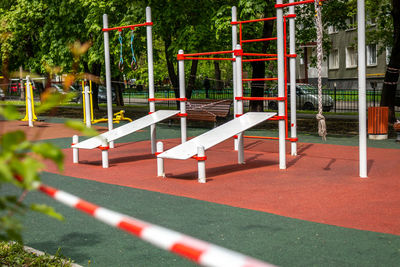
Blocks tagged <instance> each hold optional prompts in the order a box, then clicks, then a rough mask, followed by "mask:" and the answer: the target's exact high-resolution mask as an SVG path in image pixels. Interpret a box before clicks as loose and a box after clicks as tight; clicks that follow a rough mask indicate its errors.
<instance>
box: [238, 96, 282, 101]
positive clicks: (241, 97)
mask: <svg viewBox="0 0 400 267" xmlns="http://www.w3.org/2000/svg"><path fill="white" fill-rule="evenodd" d="M235 100H277V101H285V100H286V97H256V96H250V97H245V96H237V97H235Z"/></svg>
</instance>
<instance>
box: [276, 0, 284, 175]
mask: <svg viewBox="0 0 400 267" xmlns="http://www.w3.org/2000/svg"><path fill="white" fill-rule="evenodd" d="M276 3H277V4H278V5H279V4H282V0H277V1H276ZM276 31H277V39H278V40H277V47H278V97H284V96H285V62H284V61H285V58H284V55H283V53H284V51H283V45H284V43H283V42H284V40H283V8H282V7H278V8H277V9H276ZM284 115H285V103H284V102H283V101H279V102H278V116H280V117H281V116H284ZM285 127H286V126H285V120H279V168H280V169H286V147H285V145H286V144H285Z"/></svg>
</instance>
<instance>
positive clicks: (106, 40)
mask: <svg viewBox="0 0 400 267" xmlns="http://www.w3.org/2000/svg"><path fill="white" fill-rule="evenodd" d="M107 28H108V17H107V14H104V15H103V29H107ZM104 63H105V69H106V88H107V119H108V130H109V131H111V130H112V129H113V110H112V92H111V90H112V89H111V67H110V42H109V34H108V31H105V32H104ZM109 146H110V148H114V141H111V142H110V144H109Z"/></svg>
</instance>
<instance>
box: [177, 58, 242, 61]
mask: <svg viewBox="0 0 400 267" xmlns="http://www.w3.org/2000/svg"><path fill="white" fill-rule="evenodd" d="M183 59H185V60H230V61H235V60H236V59H234V58H224V57H184V58H183Z"/></svg>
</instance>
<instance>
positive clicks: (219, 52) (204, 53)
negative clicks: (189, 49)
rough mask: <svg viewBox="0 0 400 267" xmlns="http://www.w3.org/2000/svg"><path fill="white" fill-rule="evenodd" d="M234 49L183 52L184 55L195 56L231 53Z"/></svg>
mask: <svg viewBox="0 0 400 267" xmlns="http://www.w3.org/2000/svg"><path fill="white" fill-rule="evenodd" d="M231 53H233V50H230V51H216V52H201V53H191V54H181V55H183V56H184V57H194V56H209V55H219V54H231Z"/></svg>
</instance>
